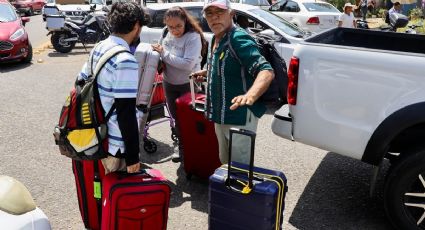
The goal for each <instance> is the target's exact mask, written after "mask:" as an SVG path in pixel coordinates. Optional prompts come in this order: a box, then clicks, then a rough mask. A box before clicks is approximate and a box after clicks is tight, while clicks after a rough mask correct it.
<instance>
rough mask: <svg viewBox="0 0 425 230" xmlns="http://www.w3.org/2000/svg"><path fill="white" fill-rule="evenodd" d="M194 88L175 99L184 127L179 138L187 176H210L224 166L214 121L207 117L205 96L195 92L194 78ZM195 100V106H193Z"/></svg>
mask: <svg viewBox="0 0 425 230" xmlns="http://www.w3.org/2000/svg"><path fill="white" fill-rule="evenodd" d="M191 91H192V92H191V93H187V94H185V95H183V96H181V97H180V98H177V100H176V113H177V119H178V121H179V127H181V128H180V129H181V130H180V141H181V142H182V144H183V150H184V157H183V160H184V170H185V172H186V177H187V178H188V179H190V178H191V177H192V175H196V176H198V177H200V178H203V179H208V178H209V176H211V175H212V174H213V173H214V171H215V170H216V169H217V168H218V167H220V166H221V162H220V159H219V156H218V141H217V136H216V135H215V130H214V123H213V122H212V121H209V120H207V119H206V118H205V116H204V104H205V95H204V94H197V93H196V94H195V93H194V90H193V82H192V80H191ZM192 95H194V97H192ZM193 99H194V100H195V103H194V104H195V105H196V106H192V104H193V103H192V100H193Z"/></svg>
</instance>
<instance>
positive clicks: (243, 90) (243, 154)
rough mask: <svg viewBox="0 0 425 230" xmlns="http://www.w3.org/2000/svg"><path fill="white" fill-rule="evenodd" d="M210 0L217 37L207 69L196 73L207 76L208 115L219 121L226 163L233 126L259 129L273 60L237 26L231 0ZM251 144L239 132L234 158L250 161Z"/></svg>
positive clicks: (206, 9) (212, 26) (207, 5)
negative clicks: (263, 99)
mask: <svg viewBox="0 0 425 230" xmlns="http://www.w3.org/2000/svg"><path fill="white" fill-rule="evenodd" d="M206 1H207V2H205V5H204V9H203V13H204V17H205V18H206V20H207V22H208V26H209V27H210V29H211V31H212V32H213V33H214V37H213V39H212V41H211V43H212V47H211V51H210V53H209V55H208V66H207V70H202V71H199V72H196V73H194V74H193V75H194V76H197V77H198V78H203V77H207V82H208V88H207V102H206V115H207V117H208V119H210V120H212V121H213V122H214V123H215V132H216V135H217V140H218V143H219V152H220V161H221V162H222V163H223V164H225V163H227V162H228V150H229V129H230V128H232V127H235V128H241V129H247V130H251V131H254V132H255V131H256V130H257V124H258V119H259V118H260V117H261V116H262V115H263V114H264V113H265V112H266V107H265V105H264V104H262V103H261V102H259V101H257V99H258V98H259V97H260V96H261V95H262V94H263V93H264V92H265V91H266V90H267V88H268V87H269V85H270V83H271V81H272V80H273V78H274V73H273V68H272V67H271V65H270V63H268V62H267V61H266V59H265V58H264V57H263V56H261V54H260V52H259V50H258V47H257V45H256V43H255V40H254V39H253V38H252V37H251V36H250V35H248V34H247V32H246V31H245V30H243V29H241V28H236V27H235V26H234V24H233V20H232V18H233V16H234V12H233V11H232V10H231V8H230V2H229V0H206ZM229 43H231V44H229ZM231 48H232V49H233V50H234V52H235V54H237V56H238V57H235V55H234V54H233V52H231V51H230V49H231ZM238 59H239V60H240V61H239V60H238ZM241 63H242V67H243V68H241ZM242 71H245V73H244V74H242ZM242 75H244V76H242ZM249 147H250V139H249V138H248V137H244V136H235V137H234V138H233V148H232V160H234V161H238V162H242V163H249V158H250V148H249Z"/></svg>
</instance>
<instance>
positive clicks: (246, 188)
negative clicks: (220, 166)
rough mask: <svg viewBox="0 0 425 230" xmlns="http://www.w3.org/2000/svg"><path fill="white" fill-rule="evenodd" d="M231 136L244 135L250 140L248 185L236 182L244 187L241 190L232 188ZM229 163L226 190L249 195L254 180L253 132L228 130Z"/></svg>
mask: <svg viewBox="0 0 425 230" xmlns="http://www.w3.org/2000/svg"><path fill="white" fill-rule="evenodd" d="M233 134H241V135H245V136H248V137H250V138H251V157H250V159H249V171H248V184H245V183H243V182H242V181H237V180H236V181H237V182H238V183H240V184H243V185H244V187H243V189H242V190H240V189H237V188H235V187H234V186H232V181H234V179H233V178H232V177H231V168H232V161H231V160H232V143H233V141H232V140H233ZM229 136H230V137H229V161H228V164H227V166H228V169H227V179H226V185H227V187H228V188H230V189H231V190H233V191H236V192H239V193H242V194H249V193H250V192H251V190H252V187H253V180H254V148H255V137H256V134H255V132H252V131H250V130H246V129H237V128H230V130H229Z"/></svg>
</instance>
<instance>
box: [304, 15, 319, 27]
mask: <svg viewBox="0 0 425 230" xmlns="http://www.w3.org/2000/svg"><path fill="white" fill-rule="evenodd" d="M307 24H308V25H319V24H320V20H319V17H317V16H316V17H311V18H309V19H308V20H307Z"/></svg>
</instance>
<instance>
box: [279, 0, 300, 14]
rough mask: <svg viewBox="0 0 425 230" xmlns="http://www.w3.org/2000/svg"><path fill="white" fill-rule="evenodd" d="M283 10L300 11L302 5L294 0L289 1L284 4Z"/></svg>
mask: <svg viewBox="0 0 425 230" xmlns="http://www.w3.org/2000/svg"><path fill="white" fill-rule="evenodd" d="M282 11H284V12H299V11H300V7H299V6H298V3H296V2H293V1H288V2H287V3H286V4H285V5H284V6H283V9H282Z"/></svg>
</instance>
